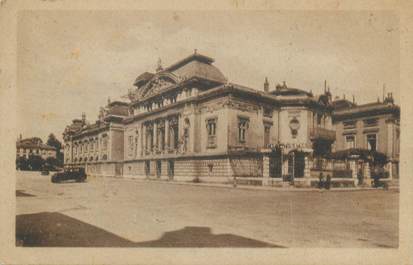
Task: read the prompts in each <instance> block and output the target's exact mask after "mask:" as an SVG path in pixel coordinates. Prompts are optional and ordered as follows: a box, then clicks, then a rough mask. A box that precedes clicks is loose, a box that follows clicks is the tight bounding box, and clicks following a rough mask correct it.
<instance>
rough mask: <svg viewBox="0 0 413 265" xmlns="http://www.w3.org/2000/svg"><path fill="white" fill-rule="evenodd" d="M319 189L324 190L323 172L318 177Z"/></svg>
mask: <svg viewBox="0 0 413 265" xmlns="http://www.w3.org/2000/svg"><path fill="white" fill-rule="evenodd" d="M318 188H319V189H320V190H321V189H322V188H324V175H323V172H320V175H319V177H318Z"/></svg>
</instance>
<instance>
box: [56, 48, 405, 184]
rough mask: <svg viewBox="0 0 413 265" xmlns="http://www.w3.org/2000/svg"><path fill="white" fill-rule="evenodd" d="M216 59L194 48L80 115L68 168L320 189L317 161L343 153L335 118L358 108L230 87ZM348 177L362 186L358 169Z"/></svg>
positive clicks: (302, 93) (69, 144) (69, 136)
mask: <svg viewBox="0 0 413 265" xmlns="http://www.w3.org/2000/svg"><path fill="white" fill-rule="evenodd" d="M213 62H214V60H213V59H212V58H210V57H207V56H204V55H201V54H199V53H197V52H194V53H193V54H191V55H190V56H188V57H186V58H184V59H182V60H180V61H178V62H176V63H174V64H172V65H170V66H169V67H166V68H162V66H161V65H160V63H159V65H158V67H157V69H156V71H155V72H154V73H150V72H145V73H142V74H141V75H139V76H138V77H137V78H136V80H135V82H134V86H135V88H134V89H133V90H130V91H129V93H128V98H129V102H118V101H116V102H108V105H107V106H106V107H104V108H102V109H101V111H100V114H99V119H98V120H97V121H96V122H94V123H93V124H90V123H88V122H87V121H86V119H85V117H83V119H76V120H73V122H72V124H70V125H69V126H67V128H66V129H65V132H64V140H65V164H66V165H67V166H73V165H74V166H84V167H86V169H87V172H88V173H89V174H92V175H96V176H99V175H108V176H122V177H128V178H141V179H161V180H171V181H172V180H173V181H195V182H220V183H237V184H253V185H284V184H285V183H288V184H294V185H296V186H310V185H313V183H314V182H315V181H316V180H318V176H317V174H318V172H317V171H315V170H313V168H314V165H315V162H314V161H315V157H323V156H325V154H330V153H333V152H335V151H337V150H339V149H344V146H343V144H342V142H343V138H342V137H343V135H345V134H343V131H340V132H339V133H340V136H339V137H340V139H337V132H336V129H335V127H336V125H335V123H333V121H334V122H336V123H337V124H341V123H342V122H344V121H345V120H346V119H348V118H347V116H345V115H346V114H344V113H346V112H354V111H355V112H357V110H355V109H353V108H350V109H342V110H340V111H341V112H340V111H339V110H338V109H337V108H336V107H337V106H336V105H335V104H334V103H333V101H332V95H331V94H330V92H329V90H328V89H325V90H324V93H323V94H321V95H313V94H312V93H311V92H308V91H306V90H302V89H297V88H291V87H288V86H287V84H286V83H283V84H281V85H280V84H278V85H276V86H274V85H273V86H272V87H273V88H272V89H270V84H269V82H268V80H265V82H264V87H263V90H257V89H253V88H248V87H245V86H242V85H238V84H234V83H230V82H228V80H227V78H226V77H225V76H224V75H223V73H221V71H220V70H219V69H218V68H217V67H215V66H214V65H213ZM356 109H357V108H356ZM336 113H337V114H336ZM343 115H344V116H343ZM366 115H367V116H363V117H368V114H366ZM349 117H350V116H349ZM357 117H358V116H357ZM360 117H361V116H360ZM386 117H387V116H386ZM394 117H396V116H394ZM349 119H353V116H351V117H350V118H349ZM360 119H364V118H360ZM386 124H387V123H386ZM394 124H396V121H395V122H394ZM340 126H341V125H340ZM394 134H396V129H395V130H394ZM387 137H388V138H389V137H392V136H390V135H387ZM379 144H380V143H379ZM395 152H398V151H397V150H396V151H395ZM326 159H327V158H326ZM327 164H328V163H327ZM318 170H324V168H321V169H318ZM347 170H350V171H351V167H347ZM336 177H337V179H339V178H340V177H341V176H338V175H337V176H336ZM346 177H347V178H350V179H351V181H353V183H354V174H353V173H351V172H350V174H345V176H344V178H346Z"/></svg>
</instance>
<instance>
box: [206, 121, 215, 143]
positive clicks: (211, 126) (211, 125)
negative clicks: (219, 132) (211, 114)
mask: <svg viewBox="0 0 413 265" xmlns="http://www.w3.org/2000/svg"><path fill="white" fill-rule="evenodd" d="M206 128H207V133H208V145H207V147H208V148H215V147H216V129H217V119H216V118H213V119H207V120H206Z"/></svg>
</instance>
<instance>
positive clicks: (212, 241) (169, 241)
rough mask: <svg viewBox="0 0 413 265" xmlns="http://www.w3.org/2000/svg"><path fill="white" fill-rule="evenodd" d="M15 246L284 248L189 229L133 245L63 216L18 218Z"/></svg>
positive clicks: (41, 215)
mask: <svg viewBox="0 0 413 265" xmlns="http://www.w3.org/2000/svg"><path fill="white" fill-rule="evenodd" d="M16 246H23V247H212V248H214V247H281V246H277V245H273V244H269V243H266V242H262V241H258V240H254V239H250V238H246V237H242V236H237V235H233V234H218V235H214V234H212V233H211V229H210V228H209V227H197V226H190V227H185V228H183V229H180V230H176V231H171V232H166V233H164V234H163V235H162V237H161V238H159V239H157V240H153V241H145V242H133V241H130V240H127V239H124V238H122V237H119V236H117V235H115V234H113V233H110V232H108V231H106V230H104V229H101V228H98V227H96V226H93V225H90V224H88V223H85V222H82V221H79V220H77V219H74V218H71V217H69V216H66V215H64V214H61V213H56V212H42V213H36V214H24V215H18V216H16Z"/></svg>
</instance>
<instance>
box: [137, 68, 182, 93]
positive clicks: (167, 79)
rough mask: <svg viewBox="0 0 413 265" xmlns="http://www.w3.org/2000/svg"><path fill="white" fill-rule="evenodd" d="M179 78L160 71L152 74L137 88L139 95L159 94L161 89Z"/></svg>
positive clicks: (174, 83) (171, 84)
mask: <svg viewBox="0 0 413 265" xmlns="http://www.w3.org/2000/svg"><path fill="white" fill-rule="evenodd" d="M178 82H179V78H178V77H177V76H175V75H173V74H171V73H161V74H159V75H156V76H154V77H153V78H152V79H151V80H150V81H149V82H148V83H147V84H146V85H145V86H144V87H142V88H141V89H139V90H140V91H139V92H140V93H139V97H140V98H146V97H149V96H152V95H156V94H159V93H160V92H162V91H163V90H165V89H167V88H169V87H172V86H174V85H176V84H177V83H178Z"/></svg>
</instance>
